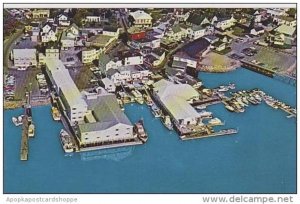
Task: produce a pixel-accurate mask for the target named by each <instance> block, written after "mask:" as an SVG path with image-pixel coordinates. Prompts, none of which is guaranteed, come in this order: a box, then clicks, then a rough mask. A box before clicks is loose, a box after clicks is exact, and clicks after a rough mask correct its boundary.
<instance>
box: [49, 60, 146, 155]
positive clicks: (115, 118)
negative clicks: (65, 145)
mask: <svg viewBox="0 0 300 204" xmlns="http://www.w3.org/2000/svg"><path fill="white" fill-rule="evenodd" d="M45 64H46V72H47V74H48V76H49V78H50V80H51V81H52V84H53V86H54V88H55V90H56V92H57V94H58V96H59V102H60V104H61V105H62V106H63V107H62V109H63V111H64V115H65V116H67V119H68V120H69V122H70V124H71V126H73V129H74V132H75V135H76V137H77V139H78V140H79V143H80V147H81V148H82V149H85V148H94V149H97V148H102V145H112V144H116V145H117V146H123V145H134V144H140V143H141V142H140V140H138V138H137V135H136V134H134V131H133V125H132V123H131V122H130V121H129V119H128V118H127V116H126V115H125V114H124V112H123V111H122V110H121V109H120V106H119V104H118V102H117V98H116V96H115V95H114V94H110V93H107V92H106V91H105V90H104V89H102V88H98V90H97V91H96V92H92V93H90V92H86V91H83V92H82V93H80V92H79V90H78V88H77V87H76V85H75V83H74V81H73V80H72V78H71V76H70V74H69V71H68V70H67V69H66V68H65V66H64V65H63V63H62V61H60V60H55V59H53V58H49V59H45ZM124 143H126V144H124Z"/></svg>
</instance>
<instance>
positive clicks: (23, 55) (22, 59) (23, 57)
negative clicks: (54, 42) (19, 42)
mask: <svg viewBox="0 0 300 204" xmlns="http://www.w3.org/2000/svg"><path fill="white" fill-rule="evenodd" d="M11 57H12V60H13V61H14V66H15V67H20V68H21V67H22V68H27V67H30V66H37V52H36V49H27V48H26V49H13V50H12V53H11Z"/></svg>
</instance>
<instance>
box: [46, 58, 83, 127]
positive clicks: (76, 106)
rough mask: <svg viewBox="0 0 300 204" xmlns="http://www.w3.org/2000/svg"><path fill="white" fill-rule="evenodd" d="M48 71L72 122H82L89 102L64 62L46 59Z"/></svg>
mask: <svg viewBox="0 0 300 204" xmlns="http://www.w3.org/2000/svg"><path fill="white" fill-rule="evenodd" d="M45 64H46V71H47V73H48V76H49V78H50V79H51V81H52V83H53V85H54V86H55V87H54V88H55V90H56V92H57V94H58V95H59V96H60V100H61V102H62V104H63V106H64V110H65V111H66V115H67V117H68V119H69V121H70V124H72V125H74V124H75V123H82V122H83V120H84V115H85V114H86V112H87V103H86V102H85V100H84V99H83V97H82V95H81V94H80V92H79V90H78V88H77V86H76V85H75V83H74V81H73V79H72V78H71V76H70V74H69V71H68V70H67V69H66V68H65V66H64V64H63V62H62V61H61V60H58V59H53V58H48V59H45Z"/></svg>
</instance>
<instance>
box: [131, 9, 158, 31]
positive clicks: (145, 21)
mask: <svg viewBox="0 0 300 204" xmlns="http://www.w3.org/2000/svg"><path fill="white" fill-rule="evenodd" d="M129 15H130V16H132V17H133V19H134V22H133V24H134V25H135V26H137V27H151V26H152V17H151V16H150V15H149V14H148V13H146V12H145V11H142V10H137V11H135V12H130V14H129Z"/></svg>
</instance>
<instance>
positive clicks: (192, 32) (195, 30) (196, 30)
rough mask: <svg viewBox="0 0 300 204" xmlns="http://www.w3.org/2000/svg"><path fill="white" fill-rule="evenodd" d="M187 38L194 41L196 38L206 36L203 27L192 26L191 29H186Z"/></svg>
mask: <svg viewBox="0 0 300 204" xmlns="http://www.w3.org/2000/svg"><path fill="white" fill-rule="evenodd" d="M187 33H188V37H189V38H191V39H193V40H196V39H198V38H201V37H202V36H204V35H205V34H206V28H205V27H203V26H201V25H200V26H192V27H191V28H188V29H187Z"/></svg>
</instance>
